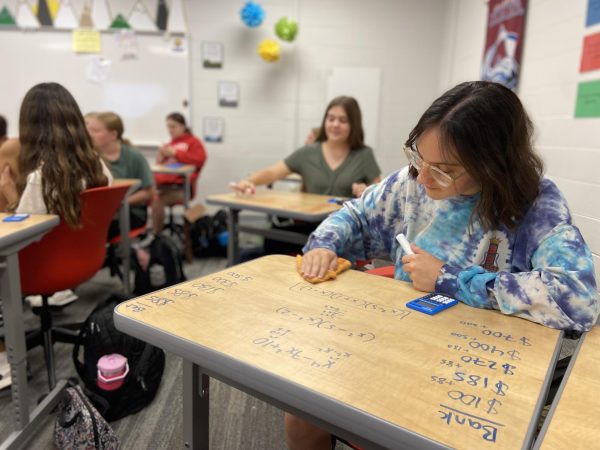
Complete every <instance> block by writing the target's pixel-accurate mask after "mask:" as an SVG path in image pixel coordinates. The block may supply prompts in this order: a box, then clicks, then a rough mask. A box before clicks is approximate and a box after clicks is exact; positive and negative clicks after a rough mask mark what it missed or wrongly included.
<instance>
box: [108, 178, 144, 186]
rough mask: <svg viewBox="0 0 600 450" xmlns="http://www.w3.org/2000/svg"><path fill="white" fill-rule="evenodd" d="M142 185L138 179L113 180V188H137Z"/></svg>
mask: <svg viewBox="0 0 600 450" xmlns="http://www.w3.org/2000/svg"><path fill="white" fill-rule="evenodd" d="M140 184H142V180H140V179H139V178H115V179H114V180H113V186H121V185H126V186H139V185H140Z"/></svg>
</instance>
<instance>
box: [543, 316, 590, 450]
mask: <svg viewBox="0 0 600 450" xmlns="http://www.w3.org/2000/svg"><path fill="white" fill-rule="evenodd" d="M599 396H600V327H598V326H596V327H594V328H592V330H591V331H589V332H587V333H585V334H584V335H583V336H582V337H581V340H580V341H579V344H578V346H577V349H576V350H575V353H574V354H573V357H572V358H571V362H570V364H569V367H568V369H567V372H566V374H565V377H564V378H563V380H562V383H561V385H560V388H559V390H558V392H557V394H556V397H555V398H554V401H553V402H552V406H551V408H550V411H549V413H548V416H547V417H546V420H545V422H544V426H543V428H542V431H541V432H540V436H539V438H538V439H537V441H536V443H535V448H536V449H560V450H563V449H565V448H568V449H582V450H588V449H592V448H598V447H600V436H599V434H598V433H599V430H600V398H599Z"/></svg>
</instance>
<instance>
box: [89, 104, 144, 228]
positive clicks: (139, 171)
mask: <svg viewBox="0 0 600 450" xmlns="http://www.w3.org/2000/svg"><path fill="white" fill-rule="evenodd" d="M85 124H86V127H87V130H88V132H89V134H90V136H91V138H92V142H93V143H94V145H95V146H96V149H97V150H98V151H99V152H100V154H101V155H102V156H103V157H104V158H105V159H106V160H107V161H108V162H109V163H110V170H111V172H112V174H113V176H114V177H115V178H136V179H138V180H140V182H141V184H140V186H139V188H138V189H137V190H136V191H135V192H134V193H132V194H131V195H129V196H128V197H127V200H128V203H129V205H130V211H129V214H130V217H129V224H130V227H131V228H132V229H133V228H139V227H142V226H144V225H145V224H146V222H147V220H148V207H147V206H148V204H149V203H150V201H151V200H152V198H153V196H154V178H153V176H152V171H151V170H150V166H149V164H148V161H146V158H144V156H143V155H142V154H141V153H140V152H139V151H138V150H136V149H135V148H134V147H133V146H132V145H131V142H130V141H129V140H127V139H125V138H124V137H123V133H124V132H125V128H124V127H123V121H122V120H121V117H119V116H118V115H117V114H115V113H113V112H101V113H89V114H86V116H85ZM118 235H119V221H118V220H116V219H115V220H113V222H112V224H111V226H110V229H109V233H108V237H109V239H110V238H112V237H114V236H118Z"/></svg>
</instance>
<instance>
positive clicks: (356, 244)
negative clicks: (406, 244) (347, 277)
mask: <svg viewBox="0 0 600 450" xmlns="http://www.w3.org/2000/svg"><path fill="white" fill-rule="evenodd" d="M404 178H405V177H404V176H403V175H402V173H401V172H396V173H394V174H392V175H390V176H389V177H388V178H386V179H385V180H383V181H382V182H381V183H379V184H375V185H372V186H369V187H368V188H367V190H365V192H364V194H363V195H362V196H361V197H360V198H357V199H354V200H351V201H347V202H345V203H344V206H343V207H342V209H340V210H339V211H337V212H336V213H333V214H331V215H330V216H329V217H328V218H327V219H325V220H324V221H323V222H322V223H321V225H319V227H318V228H317V229H316V230H315V231H314V232H313V233H312V234H311V235H310V237H309V239H308V242H307V244H306V245H305V247H304V249H303V251H304V252H305V253H306V252H308V251H309V250H312V249H314V248H327V249H329V250H332V251H334V252H335V253H336V254H337V255H339V256H344V257H345V258H348V259H350V260H352V261H356V260H357V259H368V258H382V257H388V258H389V254H390V249H391V247H392V242H393V238H394V227H396V226H401V224H400V222H401V221H402V212H403V210H404V201H403V195H402V193H403V191H404V190H405V188H406V186H405V183H403V182H402V179H404Z"/></svg>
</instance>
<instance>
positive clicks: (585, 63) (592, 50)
mask: <svg viewBox="0 0 600 450" xmlns="http://www.w3.org/2000/svg"><path fill="white" fill-rule="evenodd" d="M598 69H600V33H596V34H590V35H588V36H586V37H585V38H584V39H583V51H582V52H581V66H580V67H579V71H580V72H589V71H591V70H598Z"/></svg>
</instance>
